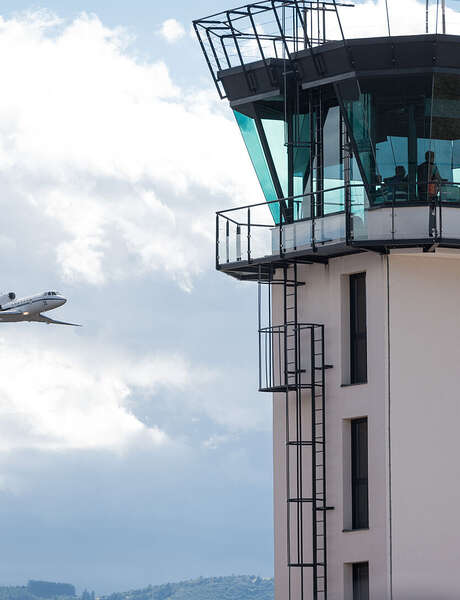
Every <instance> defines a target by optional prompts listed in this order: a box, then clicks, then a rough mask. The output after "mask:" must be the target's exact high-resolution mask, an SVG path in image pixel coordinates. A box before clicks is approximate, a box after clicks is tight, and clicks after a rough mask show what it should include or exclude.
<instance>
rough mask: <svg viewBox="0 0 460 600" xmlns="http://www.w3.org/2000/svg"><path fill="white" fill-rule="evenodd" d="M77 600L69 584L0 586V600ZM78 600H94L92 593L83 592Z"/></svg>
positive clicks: (39, 582)
mask: <svg viewBox="0 0 460 600" xmlns="http://www.w3.org/2000/svg"><path fill="white" fill-rule="evenodd" d="M44 598H45V599H47V600H77V596H76V592H75V586H73V585H71V584H70V583H54V582H52V581H36V580H30V581H29V583H28V584H27V586H3V587H2V586H0V600H43V599H44ZM79 598H80V600H95V595H94V592H91V593H90V592H88V591H87V590H85V591H84V592H83V594H82V595H81V596H80V597H79Z"/></svg>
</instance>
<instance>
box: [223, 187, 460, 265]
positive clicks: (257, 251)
mask: <svg viewBox="0 0 460 600" xmlns="http://www.w3.org/2000/svg"><path fill="white" fill-rule="evenodd" d="M432 244H440V245H445V246H453V247H456V246H458V247H459V248H460V183H455V182H443V183H442V184H440V185H439V189H438V190H437V191H436V195H435V196H433V197H431V198H429V200H428V201H423V200H420V199H415V200H412V201H409V200H407V194H406V195H404V193H396V192H395V190H393V189H391V186H389V185H388V184H386V185H385V184H382V185H378V186H376V187H375V188H374V190H373V193H372V197H370V196H369V194H367V192H366V190H365V188H364V186H363V184H361V183H354V184H349V185H343V186H340V187H334V188H329V189H327V190H320V191H316V192H312V193H309V194H303V195H300V196H292V197H290V198H284V199H282V200H274V201H272V202H260V203H258V204H253V205H248V206H242V207H237V208H231V209H228V210H224V211H219V212H218V213H217V215H216V264H217V267H218V268H225V266H226V265H230V266H231V265H238V264H248V263H254V262H257V263H263V262H267V263H269V262H273V261H274V260H276V259H281V258H284V257H289V256H293V255H299V256H306V257H308V256H310V257H311V258H312V259H313V258H315V257H317V258H320V257H326V258H327V257H328V256H333V255H338V254H346V253H349V252H354V251H356V248H359V247H362V248H366V247H372V246H378V247H384V248H386V247H392V246H426V245H432Z"/></svg>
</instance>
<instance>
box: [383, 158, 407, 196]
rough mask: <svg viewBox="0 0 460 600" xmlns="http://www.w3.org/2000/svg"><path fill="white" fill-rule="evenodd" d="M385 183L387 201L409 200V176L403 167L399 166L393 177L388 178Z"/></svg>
mask: <svg viewBox="0 0 460 600" xmlns="http://www.w3.org/2000/svg"><path fill="white" fill-rule="evenodd" d="M383 183H384V186H385V197H386V199H387V200H389V201H390V202H393V200H407V175H406V169H405V168H404V167H403V165H397V166H396V167H395V174H394V175H393V177H386V178H385V179H384V182H383Z"/></svg>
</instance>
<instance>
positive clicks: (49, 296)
mask: <svg viewBox="0 0 460 600" xmlns="http://www.w3.org/2000/svg"><path fill="white" fill-rule="evenodd" d="M66 302H67V299H66V298H64V297H63V296H61V295H60V294H58V293H57V292H44V293H42V294H35V295H33V296H28V297H26V298H18V299H15V300H12V301H10V302H6V303H4V304H2V305H1V306H0V320H1V318H2V312H3V311H11V310H20V311H21V313H22V315H18V321H28V320H30V319H28V317H30V316H33V315H37V314H39V313H42V312H46V311H48V310H53V309H54V308H57V307H58V306H62V305H63V304H65V303H66Z"/></svg>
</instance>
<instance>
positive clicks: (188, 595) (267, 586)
mask: <svg viewBox="0 0 460 600" xmlns="http://www.w3.org/2000/svg"><path fill="white" fill-rule="evenodd" d="M273 598H274V593H273V579H264V578H262V577H251V576H250V575H232V576H230V577H208V578H205V577H200V578H199V579H190V580H188V581H180V582H179V583H166V584H165V585H154V586H149V587H147V588H144V589H142V590H132V591H129V592H122V593H116V594H110V596H103V597H102V598H101V600H273ZM0 600H1V599H0Z"/></svg>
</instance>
